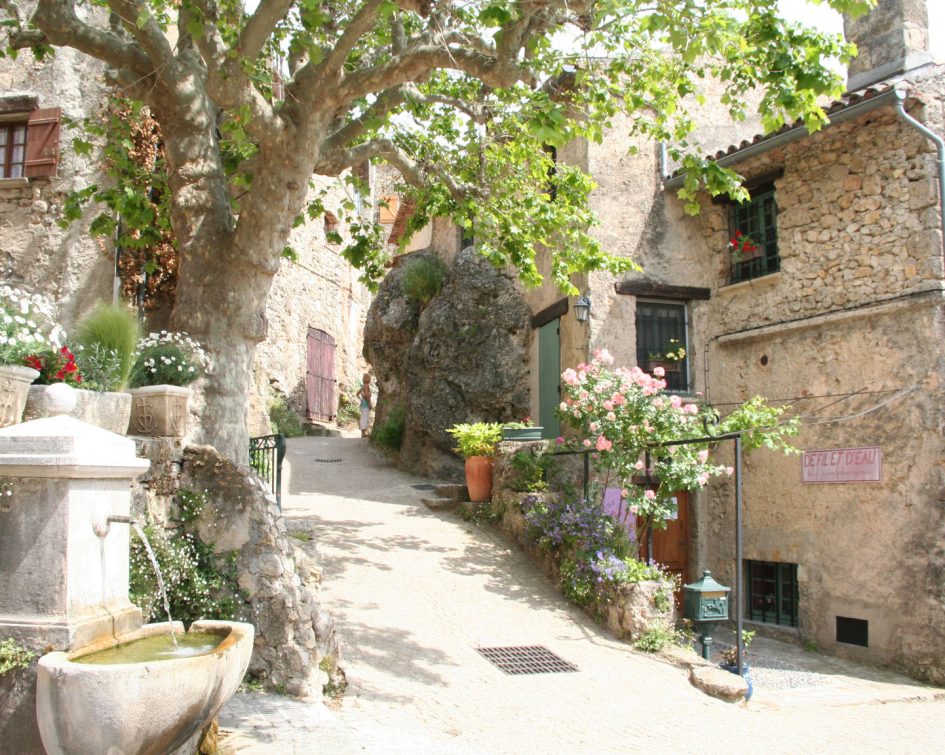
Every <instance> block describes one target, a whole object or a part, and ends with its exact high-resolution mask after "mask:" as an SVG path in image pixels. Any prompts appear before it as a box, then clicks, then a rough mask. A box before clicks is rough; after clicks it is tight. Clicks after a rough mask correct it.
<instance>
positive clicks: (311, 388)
mask: <svg viewBox="0 0 945 755" xmlns="http://www.w3.org/2000/svg"><path fill="white" fill-rule="evenodd" d="M307 341H308V354H307V358H306V369H305V396H306V415H307V416H308V418H309V419H310V420H321V421H327V422H330V421H331V420H333V419H334V418H335V413H336V411H337V410H336V407H337V406H338V399H337V396H336V395H335V389H336V386H337V383H338V381H337V380H336V379H335V339H334V338H332V337H331V336H330V335H328V334H327V333H326V332H325V331H323V330H317V329H316V328H309V329H308V339H307Z"/></svg>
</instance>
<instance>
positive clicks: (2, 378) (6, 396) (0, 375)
mask: <svg viewBox="0 0 945 755" xmlns="http://www.w3.org/2000/svg"><path fill="white" fill-rule="evenodd" d="M38 377H39V371H38V370H34V369H33V368H32V367H20V366H19V365H12V364H5V365H0V427H9V426H10V425H15V424H17V423H18V422H19V421H20V420H21V419H23V410H24V409H25V408H26V399H27V396H28V395H29V389H30V383H32V382H33V381H34V380H36V378H38Z"/></svg>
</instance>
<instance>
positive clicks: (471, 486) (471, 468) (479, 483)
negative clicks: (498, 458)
mask: <svg viewBox="0 0 945 755" xmlns="http://www.w3.org/2000/svg"><path fill="white" fill-rule="evenodd" d="M466 487H467V489H468V490H469V500H470V501H473V502H474V503H482V502H483V501H488V500H489V499H490V498H492V457H491V456H470V457H469V458H468V459H466Z"/></svg>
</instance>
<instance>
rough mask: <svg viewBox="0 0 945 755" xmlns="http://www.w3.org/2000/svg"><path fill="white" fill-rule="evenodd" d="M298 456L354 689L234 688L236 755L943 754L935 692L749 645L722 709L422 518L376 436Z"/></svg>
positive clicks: (519, 559)
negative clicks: (501, 661)
mask: <svg viewBox="0 0 945 755" xmlns="http://www.w3.org/2000/svg"><path fill="white" fill-rule="evenodd" d="M334 459H340V461H329V460H334ZM288 460H289V463H290V465H291V470H290V473H289V475H288V480H287V485H288V487H287V490H288V494H287V495H284V497H283V510H284V513H285V515H286V517H287V518H288V519H293V518H294V519H298V520H305V523H306V525H307V526H309V527H311V528H313V529H314V532H315V535H316V539H317V543H318V548H319V551H320V553H321V558H322V562H323V566H324V587H323V593H322V594H323V600H324V603H325V606H326V607H327V608H328V609H329V610H331V611H332V612H333V614H334V615H335V616H336V618H337V620H338V631H339V634H340V636H341V638H342V641H343V642H344V644H345V648H344V651H345V655H344V657H343V659H342V663H343V665H344V668H345V671H346V673H347V677H348V682H349V687H348V692H347V694H346V696H345V698H344V699H343V701H342V704H341V706H340V708H339V710H337V711H328V710H326V709H325V708H323V707H322V706H321V704H320V703H319V702H318V701H314V702H299V701H294V700H290V699H287V698H280V697H278V696H270V695H254V694H248V693H247V694H241V695H238V696H237V698H235V699H234V701H233V702H232V703H231V704H230V705H229V706H228V707H227V711H226V712H225V714H224V715H223V716H222V717H221V723H222V725H223V726H224V728H226V729H230V730H234V729H235V730H237V731H236V732H235V733H230V734H229V735H228V736H227V737H226V738H225V740H224V741H225V742H226V744H227V746H228V747H229V748H230V751H231V752H239V753H244V754H245V755H249V754H250V753H257V752H259V753H261V752H272V753H296V752H297V753H347V752H378V753H392V752H404V753H407V752H410V753H428V752H429V753H552V752H554V753H558V752H569V753H626V752H719V753H733V752H765V753H782V752H783V753H796V752H850V753H852V752H857V753H862V752H870V753H876V752H912V753H924V752H929V753H932V752H942V750H943V745H942V742H943V737H945V734H943V732H945V701H943V700H942V699H935V698H936V696H937V695H938V694H939V692H941V691H939V690H934V689H932V688H928V687H924V686H922V685H918V684H916V683H914V682H911V681H909V680H907V679H904V678H902V677H897V676H895V675H892V674H888V673H886V672H872V671H870V670H867V669H862V668H861V667H856V666H854V665H852V664H843V663H842V662H839V661H834V660H833V659H829V661H828V662H824V661H823V659H821V658H810V657H808V658H805V657H804V656H805V655H806V656H810V654H803V653H802V651H800V650H799V649H793V648H788V649H787V650H784V651H783V652H782V651H780V650H778V648H777V645H778V644H775V645H773V646H772V647H770V648H769V647H767V645H766V643H765V642H764V641H761V640H756V648H757V653H758V662H759V669H758V672H757V673H758V685H757V690H756V694H755V698H754V699H753V700H752V702H751V703H750V704H749V705H748V706H740V705H730V704H727V703H723V702H720V701H718V700H715V699H713V698H709V697H707V696H705V695H704V694H702V693H701V692H699V691H698V690H696V689H695V688H693V687H692V686H691V685H690V684H689V682H688V678H687V675H686V673H685V672H684V671H682V670H680V669H678V668H676V667H673V666H670V665H668V664H666V663H663V662H660V661H658V660H656V659H654V658H651V657H648V656H645V655H642V654H639V653H635V652H633V651H631V650H630V649H629V647H628V646H627V645H625V644H623V643H620V642H617V641H616V640H614V639H613V638H611V637H610V636H609V635H608V634H607V633H606V632H604V631H603V630H602V629H601V628H600V627H598V626H597V625H596V624H594V623H593V622H592V621H591V620H590V619H589V618H588V617H587V616H585V615H584V614H583V613H582V612H580V611H579V610H578V609H576V608H575V607H573V606H571V605H569V604H568V603H567V602H566V601H565V600H564V599H563V598H562V597H561V596H560V595H559V594H558V593H557V591H556V590H555V589H554V588H553V587H552V586H551V584H550V583H549V582H548V581H547V579H546V578H545V577H544V576H543V575H541V574H539V573H538V571H537V570H536V569H535V568H534V567H533V566H532V565H531V563H530V562H529V561H528V560H527V559H526V558H525V556H524V554H522V553H521V552H520V551H519V550H518V549H517V548H516V547H515V546H514V545H513V544H511V543H510V542H508V541H507V540H506V539H505V538H504V536H502V534H501V533H499V532H497V531H496V530H494V529H491V528H489V527H477V526H475V525H472V524H469V523H465V522H463V521H462V520H460V519H459V518H458V517H457V516H456V515H454V514H449V513H433V512H430V511H429V510H427V509H426V508H425V507H424V506H423V505H422V504H421V503H420V498H421V496H422V495H423V491H422V490H421V489H418V488H417V487H415V486H418V485H425V484H428V483H429V482H430V481H429V480H424V479H419V478H414V477H411V476H410V475H407V474H405V473H403V472H400V471H398V470H396V469H394V468H392V467H390V466H388V465H387V464H386V463H384V461H383V460H382V459H381V457H379V456H378V455H376V454H375V453H374V452H372V451H371V450H370V449H369V448H368V445H367V442H366V441H363V440H361V439H354V438H340V439H332V438H302V439H297V440H292V441H290V445H289V453H288ZM319 460H321V461H319ZM300 523H301V522H300ZM519 645H541V646H544V647H546V648H548V649H549V650H551V651H552V652H554V653H556V654H557V655H559V656H560V657H562V658H563V659H565V660H567V661H569V662H571V663H573V664H575V665H576V666H577V667H578V669H579V670H578V671H577V672H576V673H559V674H539V675H530V676H509V675H506V674H504V673H502V672H501V671H500V670H499V669H497V668H496V667H495V666H493V665H491V664H490V663H489V662H488V661H487V660H485V659H484V658H483V657H482V656H481V655H480V654H479V653H478V652H476V648H477V647H496V646H519ZM785 647H787V646H785ZM789 651H790V652H789ZM795 651H796V653H797V657H793V656H792V655H791V653H792V652H795ZM765 659H767V661H766V660H765ZM766 662H767V663H768V666H772V663H773V664H774V666H777V665H778V663H780V664H781V665H782V666H785V665H786V666H789V667H790V668H786V667H785V668H781V669H777V668H774V667H772V668H770V669H769V670H768V673H769V674H774V677H772V678H775V677H778V673H779V672H783V673H781V676H780V677H779V678H780V683H771V682H770V680H769V683H765V681H764V678H763V677H764V676H765V673H766V672H765V671H764V670H763V669H764V663H766ZM807 663H817V664H819V665H818V669H819V670H812V669H811V670H805V666H804V664H807ZM785 674H788V675H790V679H788V677H787V676H785ZM802 679H804V680H806V681H808V682H811V683H805V684H803V685H800V686H798V684H797V683H796V682H797V680H802ZM786 680H787V681H789V682H790V683H788V684H785V683H784V682H785V681H786ZM791 680H794V681H791ZM813 682H816V683H813ZM912 699H919V700H921V701H920V702H900V701H903V700H912ZM873 700H891V701H895V702H890V703H889V704H887V705H876V704H872V703H871V702H870V701H873Z"/></svg>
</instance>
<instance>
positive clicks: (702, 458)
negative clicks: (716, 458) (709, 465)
mask: <svg viewBox="0 0 945 755" xmlns="http://www.w3.org/2000/svg"><path fill="white" fill-rule="evenodd" d="M696 458H697V459H698V460H699V463H700V464H705V463H706V462H707V461H708V460H709V452H708V451H706V450H705V449H702V450H701V451H700V452H699V453H697V454H696Z"/></svg>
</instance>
